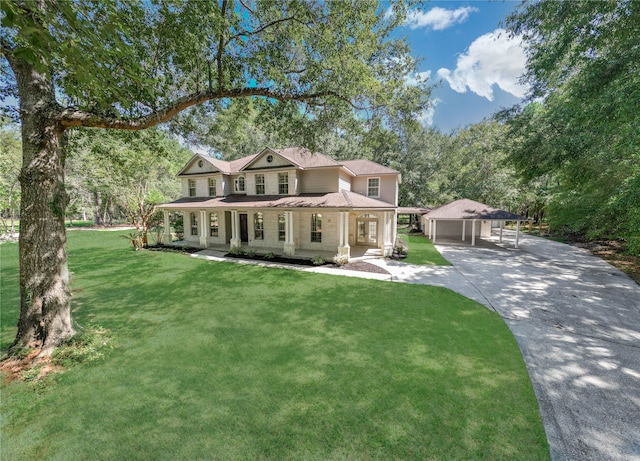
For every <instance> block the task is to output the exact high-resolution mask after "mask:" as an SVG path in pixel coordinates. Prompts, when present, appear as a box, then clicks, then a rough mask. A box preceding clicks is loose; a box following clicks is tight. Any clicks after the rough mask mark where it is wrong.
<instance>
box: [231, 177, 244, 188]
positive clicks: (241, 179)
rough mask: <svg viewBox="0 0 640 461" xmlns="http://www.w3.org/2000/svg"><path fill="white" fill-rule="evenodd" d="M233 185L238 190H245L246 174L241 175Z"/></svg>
mask: <svg viewBox="0 0 640 461" xmlns="http://www.w3.org/2000/svg"><path fill="white" fill-rule="evenodd" d="M233 187H234V190H235V191H236V192H244V191H245V188H244V176H240V177H239V178H237V179H236V180H235V181H234V182H233Z"/></svg>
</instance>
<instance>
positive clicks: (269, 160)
mask: <svg viewBox="0 0 640 461" xmlns="http://www.w3.org/2000/svg"><path fill="white" fill-rule="evenodd" d="M267 163H273V155H271V154H269V155H267Z"/></svg>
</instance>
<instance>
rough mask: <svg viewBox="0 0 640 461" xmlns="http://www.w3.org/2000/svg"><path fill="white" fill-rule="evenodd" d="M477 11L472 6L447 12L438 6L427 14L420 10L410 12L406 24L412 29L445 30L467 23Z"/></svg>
mask: <svg viewBox="0 0 640 461" xmlns="http://www.w3.org/2000/svg"><path fill="white" fill-rule="evenodd" d="M476 11H478V9H477V8H474V7H472V6H463V7H460V8H458V9H456V10H447V9H445V8H440V7H438V6H436V7H433V8H431V9H430V10H429V11H426V12H423V11H418V10H413V11H410V12H409V14H407V20H406V21H405V23H406V24H407V25H408V26H409V27H410V28H411V29H419V28H420V27H431V28H432V29H433V30H444V29H446V28H447V27H451V26H453V25H454V24H460V23H462V22H465V21H466V20H467V18H468V17H469V14H471V13H475V12H476Z"/></svg>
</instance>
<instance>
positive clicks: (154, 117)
mask: <svg viewBox="0 0 640 461" xmlns="http://www.w3.org/2000/svg"><path fill="white" fill-rule="evenodd" d="M251 96H262V97H265V98H270V99H275V100H277V101H283V102H286V101H300V102H302V101H309V102H310V101H314V100H317V99H321V98H327V97H332V98H336V99H339V100H341V101H344V102H347V103H348V104H349V105H350V106H351V107H352V108H354V109H356V110H366V109H367V108H366V107H359V106H357V105H355V104H353V102H352V101H351V100H350V99H349V98H346V97H344V96H342V95H340V94H338V93H336V92H335V91H320V92H317V93H281V92H276V91H273V90H271V89H269V88H241V89H235V90H216V91H210V90H207V91H198V92H196V93H192V94H190V95H187V96H184V97H182V98H179V99H178V100H176V101H175V102H174V103H173V104H170V105H169V106H167V107H165V108H163V109H159V110H157V111H154V112H152V113H151V114H149V115H145V116H143V117H138V118H128V119H127V118H117V117H106V116H103V115H99V114H95V113H92V112H87V111H84V110H80V109H76V108H73V107H67V108H65V109H63V110H62V112H60V114H59V116H58V117H57V118H58V121H59V122H60V124H61V125H62V126H63V127H64V128H72V127H81V126H82V127H89V128H112V129H118V130H144V129H146V128H150V127H152V126H155V125H158V124H160V123H164V122H166V121H169V120H171V119H172V118H173V117H174V116H176V115H177V114H178V113H180V112H182V111H183V110H185V109H188V108H189V107H192V106H195V105H197V104H202V103H203V102H207V101H212V100H215V99H224V98H244V97H251Z"/></svg>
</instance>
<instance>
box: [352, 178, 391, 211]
mask: <svg viewBox="0 0 640 461" xmlns="http://www.w3.org/2000/svg"><path fill="white" fill-rule="evenodd" d="M369 178H380V196H379V197H376V198H377V199H378V200H382V201H383V202H387V203H391V204H393V205H397V204H398V179H397V177H396V176H395V175H388V176H375V175H371V176H356V177H355V178H353V180H352V182H351V190H352V191H353V192H356V193H358V194H360V195H364V196H366V195H367V187H368V179H369Z"/></svg>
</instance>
